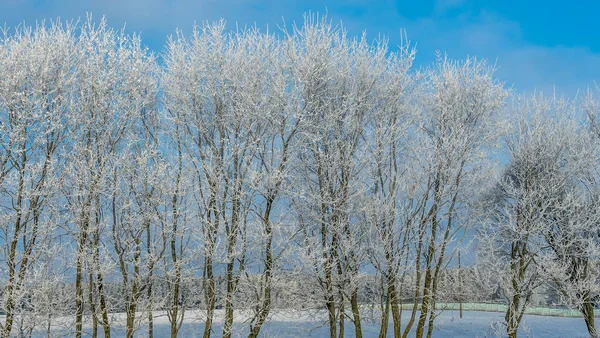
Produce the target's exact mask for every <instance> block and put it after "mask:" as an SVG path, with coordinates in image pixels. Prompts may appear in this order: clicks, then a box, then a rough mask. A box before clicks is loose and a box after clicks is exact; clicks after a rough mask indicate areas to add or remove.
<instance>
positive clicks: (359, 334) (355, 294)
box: [350, 289, 362, 338]
mask: <svg viewBox="0 0 600 338" xmlns="http://www.w3.org/2000/svg"><path fill="white" fill-rule="evenodd" d="M350 306H351V308H352V316H353V318H354V332H355V336H356V338H362V326H361V324H360V312H359V309H358V290H357V289H354V290H353V291H352V297H350Z"/></svg>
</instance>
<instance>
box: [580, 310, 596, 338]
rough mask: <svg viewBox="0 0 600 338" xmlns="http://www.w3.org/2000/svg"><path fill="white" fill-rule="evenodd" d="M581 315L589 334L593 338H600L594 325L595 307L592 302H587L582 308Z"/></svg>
mask: <svg viewBox="0 0 600 338" xmlns="http://www.w3.org/2000/svg"><path fill="white" fill-rule="evenodd" d="M581 313H582V314H583V319H584V320H585V325H586V327H587V330H588V333H589V334H590V337H591V338H599V337H600V335H599V334H598V332H597V331H596V327H595V325H594V306H593V304H592V303H591V302H589V301H588V302H585V303H584V304H583V306H582V307H581Z"/></svg>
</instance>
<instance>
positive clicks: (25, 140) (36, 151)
mask: <svg viewBox="0 0 600 338" xmlns="http://www.w3.org/2000/svg"><path fill="white" fill-rule="evenodd" d="M78 62H79V59H78V58H77V56H76V52H75V35H74V27H73V26H72V25H70V24H63V23H61V22H58V21H57V22H53V23H52V24H50V25H49V26H45V25H40V26H38V27H36V28H35V29H32V28H27V27H20V28H17V29H16V30H15V32H14V33H13V34H12V35H8V34H7V31H4V36H3V37H2V38H1V39H0V73H1V74H3V75H2V76H1V77H0V215H1V216H0V244H1V246H2V249H1V250H0V264H1V267H0V276H1V277H0V287H1V288H2V296H3V297H2V300H1V302H0V309H1V310H2V312H3V313H4V314H5V315H4V318H3V323H2V324H0V335H1V336H2V337H9V336H11V332H12V330H13V325H14V320H15V318H16V316H19V317H20V320H23V319H24V317H26V316H27V311H28V309H30V307H31V306H32V304H30V298H29V297H30V296H31V291H32V289H30V288H32V287H35V285H36V283H33V281H32V280H31V278H32V277H31V276H32V274H38V273H39V271H37V272H36V270H38V265H37V264H38V258H40V256H45V257H47V254H48V253H49V251H48V250H52V249H53V245H54V243H53V239H54V238H55V236H56V235H58V234H59V233H60V230H59V228H58V225H59V222H60V214H59V209H60V204H59V203H58V201H59V200H58V198H57V192H58V190H59V189H60V186H61V182H62V181H61V177H62V175H63V168H64V165H65V161H64V156H65V143H66V142H67V141H66V136H67V131H68V127H69V119H70V118H71V116H72V112H73V101H74V98H73V96H74V85H75V78H74V75H75V74H74V71H73V69H74V68H76V67H77V64H78ZM39 268H40V269H42V266H41V265H40V266H39Z"/></svg>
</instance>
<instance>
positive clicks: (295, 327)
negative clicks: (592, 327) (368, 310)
mask: <svg viewBox="0 0 600 338" xmlns="http://www.w3.org/2000/svg"><path fill="white" fill-rule="evenodd" d="M220 312H222V311H220ZM201 315H202V314H201V313H200V312H193V311H188V312H187V313H186V318H187V319H186V320H185V321H184V324H183V326H182V328H181V331H180V332H179V337H190V338H192V337H201V336H202V332H203V330H204V324H203V323H202V321H201V319H200V318H201ZM119 316H120V315H119V314H115V319H118V317H119ZM409 316H410V312H409V311H404V312H403V314H402V320H403V324H404V325H405V324H406V322H407V321H408V318H409ZM240 318H241V320H242V321H238V322H236V323H235V327H234V332H235V334H234V337H246V336H247V333H248V323H245V322H243V318H244V315H243V314H241V315H238V319H240ZM216 319H217V320H218V322H217V323H216V325H215V326H214V336H215V337H220V336H221V333H222V331H221V330H222V326H221V324H222V313H218V314H217V318H216ZM322 319H323V317H322V316H320V315H319V314H309V313H298V312H296V313H292V312H285V311H280V312H276V313H275V314H274V315H273V316H272V318H271V320H270V321H269V322H268V323H265V325H264V326H263V330H262V331H261V337H278V338H279V337H281V338H286V337H289V338H291V337H314V338H316V337H327V336H328V335H329V328H328V326H327V325H326V321H324V320H322ZM502 321H503V314H502V313H497V312H496V313H494V312H475V311H465V312H463V318H462V319H460V318H459V315H458V312H457V311H445V312H443V313H442V314H440V316H439V317H438V318H437V319H436V329H435V331H434V334H433V337H436V338H438V337H439V338H450V337H503V336H505V335H504V327H503V326H502ZM113 328H114V329H113V334H112V336H113V337H118V338H121V337H124V336H125V332H124V330H123V329H122V328H118V327H116V325H113ZM363 329H364V333H363V335H364V336H365V337H377V336H378V333H379V325H378V324H377V323H373V322H367V323H364V324H363ZM391 329H392V325H391V322H390V332H389V334H390V335H388V337H390V336H391ZM146 330H147V328H146V327H145V326H144V325H140V328H139V332H138V333H137V334H136V337H144V336H145V335H146V332H147V331H146ZM88 331H89V329H88ZM345 331H346V337H349V338H352V337H354V326H353V325H352V323H351V322H349V321H347V322H346V330H345ZM154 332H155V337H168V336H169V333H170V327H169V324H168V320H167V318H166V316H160V317H158V318H157V319H156V322H155V326H154ZM71 335H72V334H71V333H69V332H66V331H62V332H61V333H58V332H55V333H54V334H53V335H52V336H53V337H54V336H66V337H68V336H71ZM34 336H35V337H43V335H34ZM519 336H520V337H548V338H551V337H552V338H558V337H561V338H562V337H569V338H576V337H588V335H587V331H586V328H585V324H584V321H583V319H582V318H565V317H547V316H533V315H526V316H525V317H524V322H523V324H522V328H521V332H520V335H519Z"/></svg>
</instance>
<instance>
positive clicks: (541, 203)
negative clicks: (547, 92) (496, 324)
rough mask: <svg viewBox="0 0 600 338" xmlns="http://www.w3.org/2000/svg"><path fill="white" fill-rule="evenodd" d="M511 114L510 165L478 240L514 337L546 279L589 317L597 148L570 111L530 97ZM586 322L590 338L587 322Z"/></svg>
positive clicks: (565, 104)
mask: <svg viewBox="0 0 600 338" xmlns="http://www.w3.org/2000/svg"><path fill="white" fill-rule="evenodd" d="M514 109H515V110H516V112H517V113H516V115H517V116H516V119H517V121H518V122H517V123H516V124H515V128H514V130H513V131H511V133H510V134H509V135H508V136H507V137H506V149H507V151H508V158H509V164H508V166H507V167H506V169H505V170H504V172H503V174H502V175H501V177H500V179H499V180H498V182H497V184H496V186H495V187H494V188H493V189H492V190H491V191H490V192H489V194H488V197H487V198H486V199H485V202H484V203H483V208H485V209H486V210H487V211H486V212H485V223H484V224H485V226H484V227H483V228H482V232H481V238H480V243H481V247H480V255H482V256H483V257H482V258H487V261H488V262H490V264H493V265H494V266H496V269H495V271H496V272H495V275H496V276H497V277H496V278H497V279H499V281H500V285H501V288H502V292H503V295H504V297H506V300H507V302H508V310H507V312H506V316H505V321H506V331H507V334H508V336H509V337H516V336H517V331H518V328H519V324H520V322H521V320H522V317H523V314H524V312H525V309H526V307H527V305H528V304H529V303H530V301H531V297H532V295H533V293H534V291H535V290H536V288H537V287H538V286H540V285H541V284H542V283H544V282H545V281H546V280H547V279H548V278H549V279H550V281H552V282H555V283H556V285H557V287H558V288H559V289H560V290H561V292H562V293H563V295H564V296H565V300H568V302H570V303H571V304H575V303H576V304H577V305H575V306H576V308H578V309H580V310H581V311H582V313H583V314H584V315H585V314H586V311H589V309H587V308H586V306H585V304H586V303H587V304H589V305H590V306H591V299H590V296H591V294H590V291H592V290H593V289H590V282H592V283H595V281H592V280H593V278H595V277H592V276H593V275H594V273H593V269H594V267H593V264H594V263H593V261H594V260H595V257H596V255H597V251H596V250H597V231H596V230H595V229H596V227H597V223H598V216H597V210H596V209H597V191H596V190H597V189H596V188H595V187H594V186H593V183H594V180H595V177H596V175H597V172H596V171H597V169H596V165H597V158H598V147H597V143H596V142H595V141H594V140H593V139H592V138H591V137H590V134H589V133H587V132H586V131H585V130H583V129H582V127H581V126H580V124H579V123H578V121H577V115H576V113H577V110H576V105H575V104H574V103H572V102H570V101H566V100H561V99H556V98H551V99H545V98H543V97H532V98H531V99H529V100H525V101H521V102H518V103H517V104H516V105H515V107H514ZM485 256H487V257H485ZM588 274H589V275H588ZM498 277H500V278H498ZM592 313H593V310H592ZM585 317H586V324H588V328H590V334H591V335H592V336H593V335H594V334H595V333H594V330H593V319H592V320H591V323H589V315H587V316H585ZM592 318H593V315H592ZM590 325H591V327H590Z"/></svg>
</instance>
